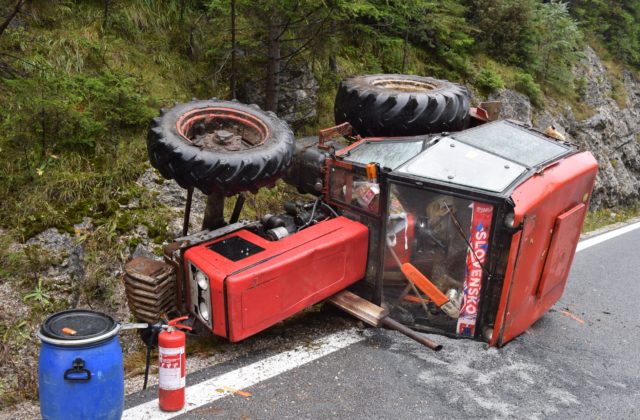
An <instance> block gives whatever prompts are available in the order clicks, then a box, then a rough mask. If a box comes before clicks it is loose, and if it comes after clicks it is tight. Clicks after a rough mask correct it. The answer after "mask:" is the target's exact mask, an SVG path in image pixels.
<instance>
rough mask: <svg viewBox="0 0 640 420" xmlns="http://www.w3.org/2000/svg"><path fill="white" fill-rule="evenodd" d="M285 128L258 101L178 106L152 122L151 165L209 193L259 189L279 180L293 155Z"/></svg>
mask: <svg viewBox="0 0 640 420" xmlns="http://www.w3.org/2000/svg"><path fill="white" fill-rule="evenodd" d="M294 148H295V139H294V136H293V133H292V132H291V129H290V128H289V126H288V125H287V124H286V123H285V122H284V121H282V120H280V119H279V118H278V117H277V116H276V115H275V114H274V113H272V112H264V111H262V110H260V108H259V107H258V106H256V105H244V104H240V103H238V102H229V101H219V100H208V101H193V102H189V103H186V104H179V105H176V106H175V107H174V108H172V109H170V110H168V111H161V115H160V116H159V117H156V118H154V119H153V121H152V122H151V126H150V128H149V132H148V136H147V149H148V152H149V160H150V162H151V165H153V166H154V167H155V168H156V169H158V170H159V171H160V173H161V174H162V176H163V177H165V178H167V179H175V180H176V182H177V183H178V184H179V185H180V186H181V187H183V188H191V187H195V188H198V189H199V190H201V191H202V192H203V193H205V194H207V195H209V194H211V193H214V192H217V193H222V194H224V195H227V196H229V195H233V194H236V193H238V192H241V191H247V190H249V191H253V192H255V191H257V190H258V188H260V187H262V186H265V185H269V184H273V183H275V181H276V180H277V179H278V178H280V177H281V176H282V175H283V174H284V172H285V170H286V169H287V167H288V166H289V164H290V163H291V159H292V156H293V151H294Z"/></svg>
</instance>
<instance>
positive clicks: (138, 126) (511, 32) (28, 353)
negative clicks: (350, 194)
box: [0, 0, 640, 405]
mask: <svg viewBox="0 0 640 420" xmlns="http://www.w3.org/2000/svg"><path fill="white" fill-rule="evenodd" d="M618 3H619V4H617V5H616V6H615V7H609V6H608V3H607V2H602V1H571V2H569V3H562V2H558V1H550V2H543V1H539V0H526V1H516V0H496V1H493V2H490V4H488V3H487V2H480V1H476V0H444V1H433V0H416V1H412V2H406V1H400V0H361V1H346V0H325V1H321V2H318V1H312V0H295V1H294V0H286V1H279V2H274V1H269V0H252V1H249V0H138V1H135V2H131V1H125V0H29V1H27V0H1V1H0V203H1V204H0V337H1V338H2V342H1V344H0V375H1V376H2V377H3V381H2V383H0V405H6V404H13V403H16V402H18V401H21V400H23V399H35V398H36V397H37V378H35V376H34V375H35V373H34V372H35V369H34V368H33V366H35V357H36V355H37V347H38V343H37V340H36V339H35V338H34V337H35V336H34V331H35V330H36V328H37V327H38V326H39V325H40V323H41V322H42V320H43V318H44V317H45V316H46V315H47V314H50V313H52V312H55V311H57V310H62V309H67V308H70V307H74V306H78V305H80V306H85V307H92V308H94V309H99V310H104V311H107V312H110V313H114V314H118V315H119V316H122V317H127V316H128V311H127V308H126V303H125V301H124V295H123V291H122V284H121V279H120V273H121V271H122V267H123V264H124V263H125V262H126V260H127V259H128V258H130V256H131V255H132V253H134V252H135V251H136V249H139V248H140V246H143V247H144V248H145V249H146V250H147V252H151V253H154V252H155V253H158V252H159V251H160V249H161V245H162V243H164V242H165V241H167V240H169V239H171V237H172V236H173V235H174V234H175V232H176V231H177V230H176V226H178V231H179V225H180V223H179V221H180V216H181V215H180V214H179V212H178V211H177V209H176V207H177V206H174V205H172V204H171V203H170V202H167V201H166V200H163V199H161V197H160V196H159V194H161V193H159V192H158V191H155V190H154V189H152V188H149V187H148V186H145V184H144V183H141V182H140V179H141V178H143V177H144V176H145V174H149V171H151V170H150V168H149V166H148V163H147V154H146V147H145V135H146V129H147V125H148V122H149V120H150V118H152V117H153V116H155V115H156V114H157V112H158V109H159V108H160V107H168V106H171V105H172V104H173V103H174V102H176V101H182V102H183V101H187V100H189V99H191V98H192V97H198V98H208V97H214V96H215V97H220V98H225V99H230V98H231V97H234V96H235V97H237V98H238V99H240V100H243V99H246V98H249V97H253V96H252V95H251V94H252V92H253V91H259V92H261V97H262V100H261V101H260V102H261V103H260V105H262V106H263V107H265V108H267V109H272V110H277V109H278V100H279V96H278V93H279V90H280V88H281V86H282V85H283V84H286V83H287V77H288V76H290V75H291V74H295V73H296V72H310V73H312V74H313V77H314V78H315V79H316V80H317V81H318V84H319V92H318V101H317V113H316V116H315V117H312V118H310V119H304V120H301V121H298V122H295V124H294V128H295V129H296V131H297V134H299V135H307V134H315V133H316V132H317V130H318V128H319V127H323V126H330V125H332V124H333V98H334V95H335V89H336V86H337V83H338V81H339V80H340V79H341V78H343V77H346V76H350V75H354V74H362V73H379V72H388V73H409V74H426V75H431V76H435V77H440V78H447V79H449V80H452V81H456V82H460V83H465V84H467V85H469V86H471V87H472V89H473V90H474V92H475V93H476V94H477V95H478V97H483V96H484V95H487V94H489V93H491V92H493V91H496V90H499V89H502V88H511V89H514V90H517V91H520V92H522V93H523V94H525V95H526V96H528V97H529V98H530V99H531V101H532V103H533V104H534V105H536V106H542V104H543V103H544V98H545V96H553V97H554V98H556V99H557V100H562V101H568V102H569V103H570V104H574V105H575V104H577V103H579V98H580V95H581V88H582V87H583V85H584V81H580V80H574V78H573V74H572V72H571V69H572V67H573V66H574V65H576V63H577V62H578V60H579V59H580V51H581V50H582V48H583V45H584V43H585V42H589V43H591V44H593V45H597V46H598V48H600V50H599V52H600V51H602V52H603V54H604V53H606V54H608V59H607V63H610V64H609V67H610V69H611V71H610V73H611V74H612V77H613V78H614V79H615V78H616V77H620V69H621V68H628V67H629V66H631V68H634V69H635V70H637V66H638V63H639V62H640V61H639V59H638V57H640V30H638V28H640V25H638V21H639V20H640V18H639V11H640V6H639V5H638V2H637V1H629V0H627V1H623V2H618ZM585 40H586V41H585ZM616 73H617V74H618V76H616ZM618 96H619V98H616V100H619V101H620V103H623V102H624V92H618ZM582 112H583V115H584V114H586V113H587V112H588V111H587V110H582ZM154 177H155V178H154V179H155V180H156V181H154V182H157V183H158V184H159V185H162V184H163V182H162V180H161V179H159V177H158V176H157V174H155V175H154ZM292 195H293V192H292V191H290V190H289V189H288V188H287V187H285V186H283V185H282V184H279V186H278V187H277V188H275V189H270V190H262V191H260V193H259V194H257V195H255V196H254V195H250V196H249V197H248V200H247V203H248V205H247V209H246V211H245V214H244V215H243V216H244V217H249V218H251V217H255V216H259V215H260V214H264V213H266V212H268V211H270V210H272V209H273V210H276V209H277V208H278V206H279V204H280V203H281V202H282V200H283V199H284V198H286V197H291V196H292ZM230 205H232V203H230ZM54 229H55V230H54ZM30 239H31V240H32V241H31V242H30ZM128 351H136V349H135V348H131V349H128Z"/></svg>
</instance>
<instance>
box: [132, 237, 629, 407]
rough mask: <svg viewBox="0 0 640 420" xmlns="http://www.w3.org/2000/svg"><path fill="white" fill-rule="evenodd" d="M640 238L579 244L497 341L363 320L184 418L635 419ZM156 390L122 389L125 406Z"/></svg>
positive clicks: (233, 365) (200, 376) (215, 370)
mask: <svg viewBox="0 0 640 420" xmlns="http://www.w3.org/2000/svg"><path fill="white" fill-rule="evenodd" d="M639 244H640V229H637V230H634V231H632V232H629V233H626V234H624V235H622V236H619V237H616V238H614V239H611V240H608V241H606V242H603V243H601V244H598V245H595V246H593V247H590V248H588V249H585V250H583V251H581V252H579V253H578V254H577V255H576V258H575V260H574V265H573V268H572V271H571V274H570V278H569V282H568V285H567V288H566V290H565V293H564V295H563V297H562V298H561V299H560V301H559V302H558V303H557V304H556V305H555V307H554V309H552V310H551V311H550V312H549V313H547V314H546V315H545V316H544V317H542V318H541V319H540V320H539V321H538V322H537V323H536V324H535V325H533V326H532V327H531V328H530V329H529V331H527V332H526V333H525V334H523V335H521V336H520V337H518V338H517V339H515V340H514V341H512V342H511V343H509V344H507V345H506V346H505V347H503V348H502V349H495V348H487V347H486V346H485V345H484V344H483V343H478V342H473V341H469V340H453V339H446V338H444V337H440V336H432V337H433V338H435V339H437V340H438V341H439V342H441V343H442V344H443V345H444V349H443V350H442V351H441V352H439V353H435V352H432V351H430V350H428V349H426V348H424V347H422V346H421V345H419V344H417V343H415V342H414V341H411V340H409V339H407V338H406V337H404V336H402V335H400V334H398V333H396V332H393V331H387V330H382V329H365V330H363V331H362V332H361V334H363V335H364V339H363V340H361V341H358V342H356V343H355V344H352V345H350V346H349V347H346V348H344V349H341V350H338V351H335V352H333V353H331V354H329V355H327V356H325V357H321V358H319V359H317V360H314V361H312V362H310V363H307V364H305V365H302V366H298V367H295V368H292V369H290V370H288V371H286V372H285V373H283V374H281V375H278V376H275V377H273V378H271V379H267V380H265V381H262V382H259V383H257V384H255V385H253V386H251V387H248V388H246V389H244V391H246V392H248V393H250V394H251V396H250V397H249V396H242V395H238V394H233V395H230V396H227V397H225V398H220V399H218V400H216V401H215V402H213V403H210V404H207V405H204V406H201V407H199V408H196V409H195V410H192V411H190V412H188V413H186V414H183V415H181V416H180V417H179V418H184V419H203V418H218V417H219V418H231V419H274V418H278V419H281V418H295V419H299V418H354V419H365V418H385V419H386V418H389V419H391V418H393V419H414V418H452V419H458V418H530V419H538V418H539V419H542V418H553V419H558V418H560V419H565V418H566V419H576V418H586V419H605V418H606V419H638V418H640V403H639V401H640V367H639V366H640V351H639V350H640V317H639V316H638V313H639V309H638V298H637V296H638V295H640V275H639V274H638V273H639V272H640V258H638V257H639V256H640V251H639V250H638V249H639ZM561 311H569V312H570V313H572V314H575V315H576V316H577V317H578V318H579V320H576V319H575V318H571V317H569V316H567V315H566V314H564V313H563V312H561ZM580 320H583V321H584V323H582V322H580ZM319 334H320V333H319ZM269 355H270V354H254V355H251V357H248V358H247V359H246V360H243V361H232V362H230V363H226V364H223V365H219V366H213V367H211V368H209V369H206V370H204V371H202V372H199V373H197V374H194V375H190V376H189V377H188V379H187V381H188V383H190V384H193V383H196V382H198V381H202V380H204V379H206V378H207V377H210V376H212V375H214V376H215V375H219V374H221V373H225V372H231V371H233V370H235V369H238V367H239V366H243V365H246V364H248V363H253V362H255V361H256V360H260V359H261V358H262V357H266V356H269ZM211 392H215V390H211ZM153 396H154V391H153V390H151V391H149V392H147V393H144V394H142V393H140V394H136V395H133V396H129V397H127V406H128V407H131V406H134V405H136V404H138V403H139V402H142V401H146V400H149V399H151V398H153Z"/></svg>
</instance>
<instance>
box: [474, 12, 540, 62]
mask: <svg viewBox="0 0 640 420" xmlns="http://www.w3.org/2000/svg"><path fill="white" fill-rule="evenodd" d="M470 4H471V7H470V8H469V20H470V21H471V22H472V23H473V25H474V26H475V28H476V35H475V37H476V39H477V41H478V45H479V47H480V48H481V49H482V50H484V51H486V52H487V53H488V54H490V55H491V56H493V57H495V59H496V60H497V61H500V62H502V63H506V64H515V65H519V66H522V67H524V66H528V65H530V63H531V62H532V61H535V60H536V59H537V57H536V54H535V51H534V46H533V43H534V42H533V38H534V36H535V35H534V33H535V28H534V16H535V14H536V8H537V7H538V2H537V1H536V0H524V1H521V0H494V1H490V2H487V1H481V0H471V1H470Z"/></svg>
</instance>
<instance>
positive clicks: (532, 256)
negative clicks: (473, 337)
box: [490, 152, 598, 346]
mask: <svg viewBox="0 0 640 420" xmlns="http://www.w3.org/2000/svg"><path fill="white" fill-rule="evenodd" d="M597 168H598V165H597V162H596V160H595V159H594V158H593V156H592V155H591V153H588V152H584V153H578V154H575V155H572V156H570V157H567V158H566V159H563V160H560V161H559V162H555V163H554V164H552V165H551V166H550V167H548V168H546V169H544V170H543V171H541V172H540V173H539V174H537V175H535V176H533V177H531V178H529V179H527V180H526V181H525V182H524V183H522V184H521V185H519V186H518V187H517V188H516V189H515V190H514V192H513V194H512V198H513V201H514V202H515V209H514V214H515V225H516V226H518V225H520V224H522V230H521V231H520V232H517V233H516V234H515V235H513V237H512V241H511V247H510V252H509V258H508V263H507V269H506V273H505V278H504V284H503V287H502V296H501V298H500V305H499V307H498V312H497V315H496V322H495V325H494V329H493V334H492V339H491V342H490V344H491V345H498V346H501V345H503V344H505V343H506V342H508V341H509V340H511V339H513V338H514V337H516V336H518V335H519V334H521V333H523V332H524V331H526V330H527V328H529V326H531V325H532V324H533V323H534V322H535V321H536V320H538V319H539V318H540V317H541V316H542V315H543V314H544V313H545V312H546V311H547V310H549V308H551V306H553V304H554V303H556V302H557V301H558V299H560V296H562V292H563V291H564V287H565V284H566V281H567V277H568V275H569V269H570V267H571V263H572V261H573V257H574V255H575V251H576V247H577V244H578V239H579V237H580V230H581V228H582V224H583V222H584V218H585V215H586V210H587V207H588V204H589V198H590V196H591V191H592V190H593V185H594V183H595V178H596V172H597Z"/></svg>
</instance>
